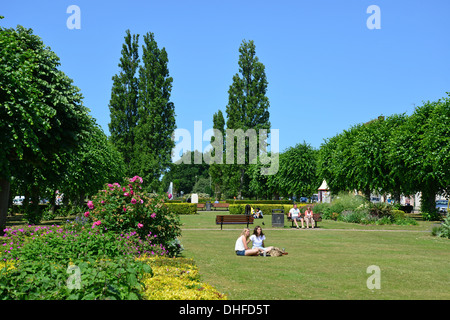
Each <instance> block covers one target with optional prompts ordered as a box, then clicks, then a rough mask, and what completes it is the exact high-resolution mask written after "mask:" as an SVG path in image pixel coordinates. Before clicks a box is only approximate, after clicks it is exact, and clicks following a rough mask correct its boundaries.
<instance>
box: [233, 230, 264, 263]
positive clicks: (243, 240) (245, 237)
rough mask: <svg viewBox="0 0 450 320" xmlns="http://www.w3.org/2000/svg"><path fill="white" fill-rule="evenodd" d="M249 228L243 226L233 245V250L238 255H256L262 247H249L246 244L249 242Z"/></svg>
mask: <svg viewBox="0 0 450 320" xmlns="http://www.w3.org/2000/svg"><path fill="white" fill-rule="evenodd" d="M249 237H250V229H249V228H245V229H244V230H243V231H242V232H241V235H240V236H239V238H237V240H236V244H235V245H234V250H235V251H236V254H237V255H238V256H257V255H258V254H259V253H260V252H261V251H262V249H259V248H252V249H249V247H248V246H247V244H248V243H249V242H250V239H249Z"/></svg>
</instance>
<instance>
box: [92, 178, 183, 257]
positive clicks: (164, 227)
mask: <svg viewBox="0 0 450 320" xmlns="http://www.w3.org/2000/svg"><path fill="white" fill-rule="evenodd" d="M141 184H142V178H141V177H139V176H135V177H133V178H131V179H125V181H124V183H122V185H121V184H119V183H117V182H116V183H113V184H107V185H105V189H104V190H101V191H99V192H98V193H97V195H95V196H94V197H93V198H92V200H91V201H89V202H88V203H87V206H88V210H87V211H86V212H85V213H84V216H85V217H86V218H88V219H89V220H90V222H91V223H92V226H93V227H95V226H98V225H101V226H102V227H104V228H106V229H107V230H110V231H114V232H118V233H130V232H136V233H137V234H138V235H139V236H140V237H141V238H142V239H144V238H145V237H148V236H151V237H152V238H153V243H156V244H158V245H161V246H163V247H166V248H168V250H169V252H168V254H169V255H176V254H177V252H174V251H173V250H176V248H177V247H176V246H171V245H169V244H170V243H172V242H173V240H174V239H176V238H177V236H179V235H180V234H181V231H180V227H179V226H180V221H179V218H178V216H177V215H176V214H174V213H173V212H172V211H171V210H169V208H168V207H167V206H166V205H165V200H166V199H165V198H167V195H160V196H157V197H155V198H150V197H149V196H148V195H146V194H145V193H144V192H143V191H142V187H141Z"/></svg>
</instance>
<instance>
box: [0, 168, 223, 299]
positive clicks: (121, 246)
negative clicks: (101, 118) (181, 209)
mask: <svg viewBox="0 0 450 320" xmlns="http://www.w3.org/2000/svg"><path fill="white" fill-rule="evenodd" d="M128 181H129V184H128V185H127V186H125V187H122V186H120V185H119V184H118V183H115V184H112V185H111V184H109V185H107V190H102V191H100V192H99V194H98V195H97V196H95V197H94V198H93V200H92V201H89V202H88V204H87V205H88V210H89V211H86V212H85V214H84V215H83V216H81V217H77V219H75V220H74V221H67V223H66V224H64V225H61V226H60V225H52V226H35V225H28V226H26V227H20V228H19V227H17V228H14V227H13V228H7V229H5V230H4V231H5V235H4V236H3V237H0V297H1V298H2V299H5V300H8V299H11V300H22V299H30V300H86V299H95V300H103V299H121V300H123V299H126V300H136V299H170V298H173V297H175V295H171V296H169V295H167V293H165V291H163V289H164V290H167V288H172V289H171V291H173V292H174V294H175V293H176V292H178V293H179V294H180V295H178V296H177V297H179V299H213V298H215V299H217V298H223V295H221V294H220V293H218V292H217V291H215V290H214V289H213V288H212V287H210V286H208V285H207V284H202V283H200V282H199V278H198V272H197V271H196V269H195V267H192V266H193V264H192V263H188V264H186V263H184V262H183V263H182V264H179V265H178V266H177V267H176V269H173V266H174V263H175V262H174V261H176V260H174V258H172V259H169V258H167V259H165V260H154V257H162V256H167V257H173V256H175V255H176V254H177V253H179V252H180V250H181V249H182V247H181V245H180V244H179V243H178V240H177V238H176V236H177V235H179V234H180V230H179V227H178V223H179V222H178V219H177V217H176V215H175V214H173V213H171V212H170V211H168V207H167V206H165V205H164V199H163V197H164V196H160V197H157V198H155V199H152V198H148V197H147V196H146V195H144V194H142V193H140V191H139V190H140V185H139V184H140V183H142V179H140V178H139V177H134V178H132V179H127V180H126V182H128ZM152 257H153V259H152ZM155 261H158V262H157V263H155ZM161 262H164V263H166V264H167V263H169V262H170V265H169V266H165V267H162V263H161ZM153 265H155V271H153V270H152V267H153ZM165 269H167V270H171V272H169V273H168V274H164V273H163V272H162V270H165ZM154 275H156V277H155V278H153V276H154ZM174 275H175V276H174ZM161 285H162V287H161Z"/></svg>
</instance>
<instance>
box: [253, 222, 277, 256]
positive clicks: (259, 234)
mask: <svg viewBox="0 0 450 320" xmlns="http://www.w3.org/2000/svg"><path fill="white" fill-rule="evenodd" d="M250 240H251V241H252V244H253V247H252V249H254V248H258V249H262V250H263V251H266V252H267V251H269V250H270V249H272V248H273V247H267V248H266V247H265V246H264V240H266V236H265V235H264V233H263V231H262V228H261V227H260V226H256V227H255V229H254V230H253V234H252V235H251V236H250Z"/></svg>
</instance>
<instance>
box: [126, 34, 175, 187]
mask: <svg viewBox="0 0 450 320" xmlns="http://www.w3.org/2000/svg"><path fill="white" fill-rule="evenodd" d="M142 49H143V54H142V65H141V66H140V68H139V99H138V115H139V116H138V121H137V125H136V128H135V138H136V141H135V147H134V157H133V161H132V162H131V163H132V167H133V169H134V170H135V172H136V174H138V175H139V176H141V177H142V178H143V179H144V181H148V184H149V187H150V189H158V184H159V179H160V177H161V175H162V174H164V173H165V172H166V171H167V170H168V168H169V164H170V163H171V155H172V149H173V147H174V146H175V143H174V141H173V140H172V134H173V132H174V130H175V128H176V124H175V106H174V104H173V102H171V101H170V94H171V91H172V82H173V79H172V77H170V76H169V69H168V62H169V59H168V56H167V52H166V50H165V48H162V49H159V48H158V44H157V42H156V40H155V37H154V34H153V33H147V34H146V35H145V36H144V45H143V46H142Z"/></svg>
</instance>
